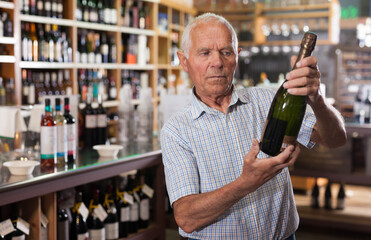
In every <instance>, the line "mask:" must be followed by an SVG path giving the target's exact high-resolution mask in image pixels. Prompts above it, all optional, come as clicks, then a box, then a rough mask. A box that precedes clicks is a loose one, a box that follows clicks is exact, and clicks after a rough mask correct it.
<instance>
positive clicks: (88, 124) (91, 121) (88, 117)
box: [84, 94, 97, 149]
mask: <svg viewBox="0 0 371 240" xmlns="http://www.w3.org/2000/svg"><path fill="white" fill-rule="evenodd" d="M91 100H92V96H91V95H90V94H88V95H87V98H86V106H85V108H84V116H85V117H84V120H85V121H84V122H85V128H84V135H85V138H84V148H85V149H91V148H92V147H93V146H94V145H95V143H96V139H97V133H96V129H97V114H96V111H95V109H93V107H92V106H91V102H92V101H91Z"/></svg>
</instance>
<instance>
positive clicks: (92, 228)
mask: <svg viewBox="0 0 371 240" xmlns="http://www.w3.org/2000/svg"><path fill="white" fill-rule="evenodd" d="M99 207H101V205H100V202H99V188H98V187H94V190H93V198H92V199H91V200H90V205H89V216H88V219H87V220H86V223H87V225H88V229H89V236H90V239H105V236H106V230H105V227H104V224H103V221H102V220H101V218H100V216H99V215H98V211H97V209H98V208H99ZM103 211H104V210H103ZM106 214H107V213H106Z"/></svg>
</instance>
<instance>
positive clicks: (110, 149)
mask: <svg viewBox="0 0 371 240" xmlns="http://www.w3.org/2000/svg"><path fill="white" fill-rule="evenodd" d="M123 148H124V147H123V146H121V145H95V146H93V149H95V150H97V151H98V153H99V156H100V157H104V158H116V157H117V154H118V153H119V151H120V150H121V149H123Z"/></svg>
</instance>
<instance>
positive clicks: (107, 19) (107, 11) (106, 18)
mask: <svg viewBox="0 0 371 240" xmlns="http://www.w3.org/2000/svg"><path fill="white" fill-rule="evenodd" d="M110 15H111V9H109V8H105V9H104V23H106V24H110V23H111V16H110Z"/></svg>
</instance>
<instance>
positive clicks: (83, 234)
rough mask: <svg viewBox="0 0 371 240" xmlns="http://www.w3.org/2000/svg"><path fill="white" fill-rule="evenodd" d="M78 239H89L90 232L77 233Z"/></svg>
mask: <svg viewBox="0 0 371 240" xmlns="http://www.w3.org/2000/svg"><path fill="white" fill-rule="evenodd" d="M77 240H89V233H88V232H86V233H79V234H78V235H77Z"/></svg>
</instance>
